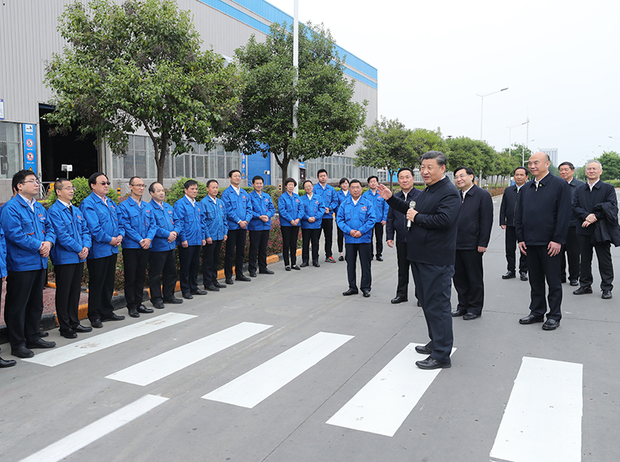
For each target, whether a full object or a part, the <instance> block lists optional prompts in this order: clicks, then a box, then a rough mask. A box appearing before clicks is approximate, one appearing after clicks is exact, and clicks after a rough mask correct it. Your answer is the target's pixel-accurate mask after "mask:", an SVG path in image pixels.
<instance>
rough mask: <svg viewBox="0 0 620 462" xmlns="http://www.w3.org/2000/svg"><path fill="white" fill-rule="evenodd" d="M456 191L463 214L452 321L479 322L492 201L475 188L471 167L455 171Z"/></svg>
mask: <svg viewBox="0 0 620 462" xmlns="http://www.w3.org/2000/svg"><path fill="white" fill-rule="evenodd" d="M454 181H455V183H456V187H457V188H459V189H460V190H461V201H462V204H461V211H460V213H459V221H458V231H457V234H456V260H455V264H454V277H453V278H452V281H453V282H454V288H455V289H456V292H457V294H458V299H459V301H458V305H457V307H456V310H455V311H453V312H452V317H458V316H463V319H464V320H465V321H471V320H472V319H476V318H479V317H480V316H481V315H482V307H483V305H484V274H483V270H482V256H483V255H484V252H486V251H487V247H488V245H489V239H490V238H491V226H492V225H493V199H491V195H490V194H489V192H488V191H485V190H484V189H480V188H479V187H478V186H476V185H475V184H474V171H473V170H472V169H471V167H459V168H457V169H456V170H455V171H454Z"/></svg>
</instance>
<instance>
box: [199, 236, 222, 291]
mask: <svg viewBox="0 0 620 462" xmlns="http://www.w3.org/2000/svg"><path fill="white" fill-rule="evenodd" d="M221 250H222V241H221V240H220V241H213V242H212V243H211V244H209V243H207V245H205V246H204V247H203V248H202V282H203V283H204V285H205V288H207V287H208V286H211V285H213V284H215V283H216V282H217V267H218V266H219V265H220V252H221Z"/></svg>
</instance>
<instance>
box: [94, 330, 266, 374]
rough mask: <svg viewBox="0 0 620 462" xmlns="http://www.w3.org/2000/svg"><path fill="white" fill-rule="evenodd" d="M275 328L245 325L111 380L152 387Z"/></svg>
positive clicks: (130, 369)
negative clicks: (176, 373)
mask: <svg viewBox="0 0 620 462" xmlns="http://www.w3.org/2000/svg"><path fill="white" fill-rule="evenodd" d="M270 327H272V326H269V325H267V324H257V323H253V322H242V323H240V324H237V325H236V326H232V327H229V328H228V329H224V330H222V331H220V332H217V333H215V334H212V335H209V336H207V337H204V338H201V339H200V340H196V341H195V342H191V343H188V344H187V345H183V346H181V347H178V348H175V349H174V350H170V351H167V352H165V353H163V354H160V355H158V356H155V357H154V358H151V359H148V360H146V361H142V362H141V363H138V364H135V365H134V366H131V367H128V368H126V369H123V370H121V371H118V372H115V373H113V374H110V375H108V376H107V377H106V378H107V379H112V380H118V381H120V382H127V383H133V384H135V385H142V386H145V385H148V384H150V383H153V382H156V381H157V380H160V379H163V378H164V377H167V376H169V375H170V374H174V373H175V372H178V371H180V370H181V369H184V368H186V367H188V366H191V365H192V364H194V363H197V362H198V361H201V360H203V359H205V358H207V357H209V356H211V355H214V354H215V353H218V352H220V351H222V350H225V349H226V348H229V347H231V346H232V345H234V344H236V343H239V342H241V341H243V340H246V339H248V338H250V337H252V336H253V335H256V334H259V333H261V332H263V331H264V330H267V329H269V328H270Z"/></svg>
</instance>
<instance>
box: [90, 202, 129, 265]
mask: <svg viewBox="0 0 620 462" xmlns="http://www.w3.org/2000/svg"><path fill="white" fill-rule="evenodd" d="M80 210H81V211H82V213H83V214H84V218H86V224H87V225H88V231H89V232H90V237H91V240H92V246H91V248H90V252H89V253H88V259H89V260H91V259H96V258H105V257H109V256H110V255H113V254H115V253H118V247H117V246H113V245H111V244H110V241H111V240H112V239H113V238H115V237H118V236H123V237H125V235H124V234H123V232H122V231H121V230H120V228H119V227H118V206H117V205H116V204H115V203H114V201H112V200H111V199H109V198H108V199H107V205H106V204H104V203H103V200H102V199H101V197H99V196H97V194H95V193H94V192H92V193H91V194H90V196H87V197H86V199H84V200H83V201H82V204H81V205H80Z"/></svg>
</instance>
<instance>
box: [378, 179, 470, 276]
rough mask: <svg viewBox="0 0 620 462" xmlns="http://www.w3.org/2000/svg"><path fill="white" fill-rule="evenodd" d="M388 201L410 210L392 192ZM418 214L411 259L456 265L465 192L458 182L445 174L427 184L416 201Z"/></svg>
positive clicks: (411, 237) (412, 233) (409, 239)
mask: <svg viewBox="0 0 620 462" xmlns="http://www.w3.org/2000/svg"><path fill="white" fill-rule="evenodd" d="M387 202H388V205H389V206H390V207H393V208H394V209H395V210H397V211H399V212H400V213H403V214H406V213H407V209H408V208H409V206H408V204H407V203H406V202H405V201H404V200H402V199H399V198H397V197H394V196H392V197H391V198H390V199H389V200H388V201H387ZM416 202H417V205H416V210H417V211H418V214H417V215H416V216H415V220H414V223H413V225H412V226H411V230H410V231H409V233H408V234H407V259H408V260H410V261H413V262H417V263H425V264H427V265H440V266H451V265H454V258H455V254H456V231H457V221H458V217H459V210H460V209H461V195H460V194H459V192H458V190H457V189H456V186H454V185H453V184H452V183H451V182H450V180H449V179H448V178H447V177H445V178H443V179H442V180H439V181H438V182H437V183H435V184H434V185H432V186H427V187H426V188H425V189H424V191H422V194H420V196H418V200H417V201H416Z"/></svg>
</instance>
